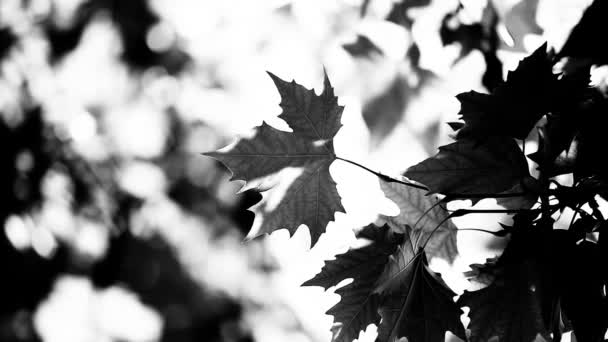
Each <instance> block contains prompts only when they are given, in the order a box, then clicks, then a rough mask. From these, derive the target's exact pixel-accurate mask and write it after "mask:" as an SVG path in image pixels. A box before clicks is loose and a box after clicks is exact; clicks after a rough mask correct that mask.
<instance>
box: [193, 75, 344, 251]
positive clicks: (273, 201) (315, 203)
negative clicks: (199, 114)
mask: <svg viewBox="0 0 608 342" xmlns="http://www.w3.org/2000/svg"><path fill="white" fill-rule="evenodd" d="M269 75H270V77H271V78H272V80H273V81H274V83H275V85H276V87H277V89H278V91H279V93H280V94H281V103H280V106H281V108H282V109H283V112H282V113H281V114H280V115H279V117H280V118H281V119H283V120H285V122H287V124H288V125H289V127H291V129H292V130H293V132H285V131H280V130H278V129H276V128H273V127H271V126H269V125H268V124H266V123H265V122H264V123H262V125H261V126H259V127H256V130H255V135H254V136H253V137H252V138H246V139H241V140H239V141H237V142H236V143H234V144H233V145H231V146H228V147H226V148H224V149H223V150H221V151H218V152H211V153H205V155H207V156H211V157H214V158H216V159H218V160H219V161H221V162H222V163H223V164H224V165H226V166H227V167H228V168H229V169H230V170H231V171H232V174H233V175H232V178H231V180H236V179H239V180H245V181H246V184H245V186H244V187H243V189H242V190H246V189H252V188H257V189H258V190H260V191H265V195H266V196H264V199H263V200H262V201H261V202H260V203H259V204H258V205H256V206H255V207H253V209H254V212H255V214H256V215H255V216H256V217H255V220H254V223H253V227H252V229H251V231H250V232H249V234H248V236H247V238H248V239H252V238H255V237H257V236H260V235H262V234H265V233H271V232H273V231H275V230H278V229H282V228H286V229H288V230H289V232H290V235H293V233H295V231H296V230H297V228H298V227H299V226H300V224H305V225H306V226H307V227H308V229H309V231H310V236H311V244H312V245H313V246H314V244H315V243H316V242H317V241H318V239H319V237H320V235H321V234H322V233H323V232H324V231H325V228H326V226H327V224H328V223H329V221H333V219H334V214H335V213H336V212H344V207H343V206H342V204H341V201H340V195H339V194H338V192H337V189H336V183H335V182H334V180H333V178H332V177H331V175H330V173H329V166H330V164H331V163H332V162H333V161H334V160H335V159H336V155H335V153H334V147H333V141H332V139H333V137H334V136H335V135H336V133H337V132H338V130H339V129H340V127H341V123H340V118H341V116H342V111H343V109H344V107H342V106H339V105H338V99H337V97H336V96H335V95H334V91H333V88H332V86H331V84H330V82H329V78H328V77H327V75H325V81H324V86H325V89H324V90H323V93H322V94H321V95H316V94H315V92H314V90H313V89H310V90H309V89H306V88H305V87H303V86H301V85H299V84H297V83H296V82H295V81H292V82H286V81H283V80H281V79H280V78H278V77H277V76H275V75H273V74H272V73H269ZM293 170H297V175H296V176H295V177H294V176H293V173H294V172H289V171H293ZM290 180H291V183H289V181H290ZM286 184H288V185H289V186H288V187H287V186H286ZM277 185H278V186H277ZM285 189H286V190H285ZM280 190H284V196H283V197H281V195H282V194H283V192H282V191H280Z"/></svg>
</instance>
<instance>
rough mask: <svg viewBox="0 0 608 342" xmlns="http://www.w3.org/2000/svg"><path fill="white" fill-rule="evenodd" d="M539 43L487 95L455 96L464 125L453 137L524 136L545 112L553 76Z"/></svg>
mask: <svg viewBox="0 0 608 342" xmlns="http://www.w3.org/2000/svg"><path fill="white" fill-rule="evenodd" d="M546 50H547V45H546V44H543V45H542V46H541V47H539V48H538V49H537V50H536V51H535V52H534V53H532V54H531V55H530V56H528V57H526V58H524V59H523V60H522V61H521V62H520V63H519V65H518V66H517V69H515V70H514V71H510V72H509V74H508V76H507V80H506V82H504V83H502V84H501V85H499V86H497V87H496V88H495V89H494V90H493V91H492V93H491V94H482V93H478V92H476V91H469V92H467V93H462V94H459V95H458V96H456V98H457V99H458V100H459V101H460V103H461V108H460V112H459V114H461V117H462V120H464V122H465V126H464V127H463V128H462V129H461V130H459V131H458V134H457V137H458V138H459V139H461V138H467V137H472V138H475V139H478V140H484V139H487V138H488V137H492V136H496V135H504V136H509V137H513V138H518V139H524V138H526V137H527V136H528V133H529V132H530V130H531V129H532V128H533V127H534V124H536V122H537V121H538V120H539V119H540V118H541V117H542V116H543V115H544V114H546V112H547V111H548V109H549V107H550V105H551V100H552V97H551V94H552V89H553V88H554V84H555V82H556V81H557V76H556V75H554V74H553V71H552V68H553V63H552V62H551V59H550V58H549V56H548V55H547V51H546Z"/></svg>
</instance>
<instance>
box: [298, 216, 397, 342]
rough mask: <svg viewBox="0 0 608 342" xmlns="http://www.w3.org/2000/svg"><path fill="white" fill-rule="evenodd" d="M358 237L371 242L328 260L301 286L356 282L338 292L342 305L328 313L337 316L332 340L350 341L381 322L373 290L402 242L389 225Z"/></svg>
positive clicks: (360, 234) (325, 285) (370, 230)
mask: <svg viewBox="0 0 608 342" xmlns="http://www.w3.org/2000/svg"><path fill="white" fill-rule="evenodd" d="M359 237H361V238H366V239H368V240H370V241H371V243H370V244H369V245H366V246H364V247H361V248H353V249H350V250H349V251H347V252H346V253H343V254H340V255H337V256H336V258H335V259H334V260H329V261H326V262H325V266H324V267H323V269H322V270H321V272H319V273H318V274H317V275H316V276H315V277H314V278H312V279H310V280H308V281H306V282H305V283H304V284H302V285H303V286H321V287H323V288H325V289H326V290H327V289H328V288H330V287H332V286H336V285H338V284H339V283H340V282H341V281H343V280H344V279H348V278H352V279H353V281H352V283H350V284H348V285H346V286H343V287H341V288H339V289H338V290H337V291H336V293H337V294H339V295H340V302H338V303H337V304H336V305H334V306H333V307H332V308H331V309H329V311H327V314H328V315H332V316H334V329H332V330H333V331H334V336H333V339H332V340H333V341H340V342H351V341H352V340H354V339H357V338H358V337H359V333H360V332H361V331H362V330H365V328H367V326H368V325H370V324H377V323H378V322H379V321H380V315H379V314H378V307H379V304H380V296H379V295H378V294H376V293H374V289H375V286H376V282H377V281H378V277H379V276H380V275H381V274H382V271H383V270H384V268H385V266H386V263H387V262H388V257H389V256H390V255H391V254H392V253H394V252H395V250H396V249H397V246H398V245H399V240H400V239H399V235H395V234H393V233H392V232H391V231H390V230H389V229H388V227H387V226H383V227H376V226H374V225H369V226H367V227H366V228H364V229H363V230H362V231H361V233H359Z"/></svg>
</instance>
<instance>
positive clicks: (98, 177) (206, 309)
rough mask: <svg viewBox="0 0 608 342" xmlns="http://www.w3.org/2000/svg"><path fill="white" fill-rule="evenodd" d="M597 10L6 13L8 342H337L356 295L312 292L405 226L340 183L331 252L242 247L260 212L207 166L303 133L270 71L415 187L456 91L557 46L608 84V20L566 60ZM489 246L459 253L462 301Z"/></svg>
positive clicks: (373, 3)
mask: <svg viewBox="0 0 608 342" xmlns="http://www.w3.org/2000/svg"><path fill="white" fill-rule="evenodd" d="M590 3H591V1H589V0H577V1H574V0H559V1H558V0H491V1H490V0H467V1H465V0H461V1H456V0H400V1H393V0H336V1H327V0H269V1H257V2H254V1H245V0H241V1H237V0H232V1H202V0H181V1H175V0H149V1H147V0H1V1H0V160H1V163H2V164H1V165H2V166H1V168H0V223H1V225H0V228H2V229H0V272H2V273H1V274H2V281H1V282H0V287H1V288H0V340H1V341H50V342H54V341H57V342H71V341H74V342H82V341H86V342H88V341H93V342H98V341H99V342H102V341H103V342H111V341H113V342H123V341H124V342H152V341H164V342H169V341H171V342H180V341H209V342H211V341H264V342H268V341H286V340H289V341H327V340H329V339H330V332H329V328H330V325H331V321H332V319H331V317H329V316H326V315H324V314H323V313H324V311H325V310H327V309H328V308H329V307H330V306H331V305H332V304H333V303H335V301H337V297H336V296H335V295H334V296H333V297H332V296H331V295H329V294H325V293H323V291H322V290H321V289H317V288H299V287H298V285H299V284H301V283H302V282H303V281H304V280H306V279H308V278H310V277H311V276H312V275H314V274H315V273H316V272H318V270H319V269H320V267H321V265H322V263H323V260H324V259H327V258H330V257H332V256H333V255H335V254H336V253H340V252H343V251H344V250H346V249H347V248H348V247H349V246H350V245H352V244H354V243H356V241H355V239H354V234H353V233H352V230H353V229H354V228H358V227H361V226H363V225H365V224H367V223H369V222H370V221H373V220H374V218H375V216H376V215H377V214H378V213H379V212H385V213H387V212H391V210H392V211H393V212H394V210H395V208H394V207H391V205H390V203H387V202H386V201H385V200H383V196H382V194H381V192H380V190H379V188H378V184H377V180H376V179H374V177H373V176H371V175H368V174H364V173H363V172H362V171H360V170H353V169H352V168H349V167H348V166H345V165H340V164H339V163H336V165H334V166H332V170H331V171H332V174H334V176H335V178H336V179H337V180H338V182H339V184H338V190H339V191H340V194H341V196H342V198H343V202H344V206H345V207H346V210H347V212H348V213H349V214H348V215H342V214H339V215H338V216H337V218H336V222H334V223H331V224H330V226H329V228H328V233H327V234H325V235H324V236H323V237H322V239H321V241H320V243H319V244H318V245H317V246H316V247H315V248H314V249H313V250H308V246H309V237H308V236H307V234H308V233H307V231H306V229H300V230H298V232H297V233H296V235H295V236H294V237H293V238H292V239H288V234H287V233H286V232H285V231H281V232H278V233H275V234H273V235H272V236H269V237H267V238H264V239H257V240H254V241H252V242H249V243H247V244H242V243H241V240H242V238H243V236H244V233H246V231H247V230H248V229H249V226H250V224H251V222H252V220H253V216H252V215H253V214H251V213H250V212H247V211H246V208H248V207H250V206H251V205H252V204H254V203H256V202H257V201H259V199H260V196H259V195H258V194H256V193H253V192H249V191H248V192H244V193H239V194H237V191H238V189H239V187H240V184H237V183H232V182H229V177H230V176H229V174H228V172H227V171H226V170H225V169H224V168H223V167H221V166H220V165H219V164H218V163H217V162H215V161H214V160H212V159H210V158H205V157H202V156H200V153H201V152H205V151H210V150H214V149H217V148H219V147H222V146H225V145H226V144H227V143H229V142H230V141H231V140H232V138H233V137H235V136H237V135H246V134H248V132H249V131H250V129H251V128H252V127H253V126H256V125H259V124H260V123H261V121H262V120H266V121H268V122H269V123H271V124H272V125H275V126H276V127H279V128H285V129H288V128H287V127H286V125H285V123H283V122H281V121H280V120H279V119H276V115H278V114H279V111H280V109H279V107H278V102H279V96H278V93H277V92H276V90H275V89H274V88H273V86H272V83H271V81H270V79H269V78H268V77H267V76H266V75H265V73H264V71H265V70H270V71H272V72H274V73H276V74H277V75H279V76H280V77H282V78H285V79H291V78H295V79H296V80H297V81H298V82H299V83H301V84H304V85H306V86H307V87H313V86H314V87H316V89H320V86H321V80H322V73H323V69H324V68H325V70H326V71H327V73H328V74H329V76H330V79H331V80H332V83H333V84H334V86H335V88H336V93H337V94H338V96H339V97H340V102H341V104H342V105H345V106H346V110H345V113H344V116H343V123H344V127H343V129H342V130H341V132H340V133H339V134H338V136H337V137H336V141H335V143H336V150H337V152H338V154H339V155H341V156H343V157H347V158H351V159H354V160H357V161H359V162H362V163H364V164H366V165H369V166H372V167H373V168H375V169H380V170H382V171H383V172H387V173H397V172H401V171H403V170H404V169H405V168H407V167H408V166H410V165H412V164H413V163H415V162H418V161H419V160H421V159H423V158H425V157H426V156H427V155H429V154H431V153H433V152H434V151H435V149H436V147H437V146H438V145H439V144H443V143H446V142H447V141H448V140H449V137H448V133H449V127H447V125H445V124H444V122H446V121H454V120H455V119H456V118H457V117H456V113H457V111H458V104H457V102H456V100H455V99H454V95H456V94H458V93H460V92H464V91H468V90H470V89H474V90H480V91H484V90H485V91H487V90H491V89H492V88H493V87H495V86H496V84H497V83H498V82H500V81H501V80H502V78H503V75H504V74H505V72H506V70H509V69H513V67H514V66H515V65H516V64H517V62H518V61H519V59H520V58H522V57H523V56H525V55H527V54H528V53H529V52H530V51H532V50H534V49H535V48H536V47H538V46H539V45H540V44H541V43H542V42H544V41H548V42H549V45H550V46H552V47H553V48H555V49H556V51H560V49H562V46H564V45H566V47H565V48H564V49H563V50H562V52H563V53H564V55H565V56H576V57H580V56H577V54H579V55H582V56H583V57H585V58H587V57H589V58H592V59H593V61H594V63H595V64H596V67H594V68H593V82H594V83H595V84H596V85H598V86H603V87H604V88H605V86H606V70H605V69H606V67H603V66H602V64H606V62H607V60H606V56H607V54H606V52H605V48H604V50H601V49H602V47H598V46H601V44H594V45H589V44H587V45H585V43H584V41H585V39H584V37H587V36H588V35H589V34H593V32H595V31H597V30H601V26H598V25H599V24H598V22H599V21H598V19H597V18H596V19H593V18H591V19H593V20H595V21H593V20H591V21H590V22H591V23H587V24H585V25H586V26H584V25H579V27H577V29H576V30H575V31H573V32H574V33H573V34H572V37H574V38H576V39H570V40H569V41H568V43H566V41H567V39H568V36H569V34H570V32H571V30H572V28H573V27H574V26H575V25H576V24H577V22H578V21H579V20H580V19H581V16H582V15H583V12H584V10H585V8H587V6H589V5H590ZM598 3H599V1H598ZM604 7H605V6H604ZM603 13H605V9H604V12H603ZM599 18H601V16H600V17H599ZM593 25H595V26H593ZM576 35H578V36H576ZM575 36H576V37H575ZM581 51H582V52H581ZM476 219H478V218H476ZM487 219H488V222H492V223H491V224H496V221H495V220H494V221H492V220H493V218H487ZM459 239H460V241H459V244H461V245H467V246H469V245H470V242H471V241H473V240H475V241H476V243H475V244H474V245H478V244H479V242H478V241H480V240H482V239H487V237H485V236H481V235H476V234H475V233H468V234H466V235H463V236H462V237H460V236H459ZM487 242H488V246H487V247H488V248H486V249H485V250H483V251H481V252H480V251H475V250H473V249H472V248H462V247H461V248H460V250H461V252H462V254H463V255H462V257H461V261H460V262H458V263H457V264H456V267H455V268H454V269H452V270H445V271H444V272H447V273H444V274H445V275H446V279H447V280H448V281H449V282H450V281H451V283H450V285H451V286H452V287H453V288H464V287H466V281H464V280H455V279H456V278H455V276H454V277H452V278H453V279H452V278H450V274H453V275H455V274H460V273H459V272H461V271H462V270H463V267H465V268H466V265H468V264H469V263H470V262H471V260H477V261H479V257H480V255H481V256H485V255H487V254H488V253H490V254H491V253H492V251H493V249H492V244H491V243H490V242H491V241H489V240H488V241H487ZM484 253H485V254H484ZM475 258H477V259H475ZM444 266H445V265H444ZM436 267H438V268H441V265H439V266H436ZM459 267H460V268H459ZM450 272H452V273H450ZM450 279H451V280H450ZM458 281H460V283H458ZM462 282H464V283H462ZM455 283H456V285H454V284H455ZM458 284H460V287H459V285H458ZM463 284H464V285H463ZM368 330H370V331H369V335H370V336H372V337H371V338H373V333H374V332H373V328H370V329H368ZM365 338H366V337H365V336H364V337H362V340H363V339H365ZM368 340H369V338H368Z"/></svg>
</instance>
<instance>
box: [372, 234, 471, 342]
mask: <svg viewBox="0 0 608 342" xmlns="http://www.w3.org/2000/svg"><path fill="white" fill-rule="evenodd" d="M419 232H420V231H419ZM412 233H413V234H412V235H411V236H409V237H407V238H406V242H405V243H404V244H403V245H402V246H401V247H400V248H399V249H398V250H397V252H396V253H395V255H394V256H391V259H390V261H389V264H388V265H387V268H386V270H385V271H384V273H383V274H382V276H381V278H380V281H379V282H378V287H377V290H376V291H377V292H378V293H380V294H382V296H383V297H382V305H381V306H380V315H381V316H382V320H381V322H380V325H379V327H378V337H379V340H381V341H389V342H393V341H397V340H399V339H400V338H402V337H406V338H407V339H408V341H410V342H423V341H424V342H443V341H444V340H445V333H446V332H447V331H451V332H452V333H454V334H455V335H456V336H458V337H460V338H462V339H463V340H464V339H466V337H465V333H464V328H463V326H462V323H461V322H460V315H461V314H462V311H461V310H460V309H459V308H458V307H457V306H456V304H455V303H454V300H453V298H454V296H455V295H456V294H455V293H454V292H452V290H450V289H449V288H448V287H447V285H446V284H445V283H444V282H443V280H442V279H441V277H440V276H439V275H438V274H436V273H434V272H433V271H431V270H430V269H429V267H428V263H427V259H426V254H425V253H424V251H422V250H418V249H419V247H420V244H423V243H424V241H425V240H424V239H418V238H417V237H418V236H419V235H418V234H417V233H416V232H412ZM421 240H422V241H421ZM415 251H417V252H415Z"/></svg>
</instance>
